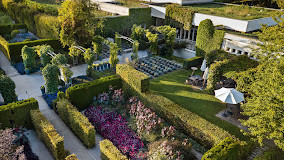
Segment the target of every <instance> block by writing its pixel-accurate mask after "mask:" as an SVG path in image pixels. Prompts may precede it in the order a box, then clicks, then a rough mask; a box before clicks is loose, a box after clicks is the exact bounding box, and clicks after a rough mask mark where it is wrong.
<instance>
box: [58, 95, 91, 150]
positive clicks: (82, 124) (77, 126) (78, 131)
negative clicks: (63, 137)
mask: <svg viewBox="0 0 284 160" xmlns="http://www.w3.org/2000/svg"><path fill="white" fill-rule="evenodd" d="M56 109H57V112H58V114H59V117H60V118H61V119H62V120H63V122H64V123H65V124H66V125H67V126H69V127H70V128H71V129H72V131H73V132H74V133H75V135H77V136H78V137H79V138H80V139H81V141H82V142H83V143H84V145H86V146H87V147H88V148H91V147H93V146H94V145H95V144H96V131H95V128H94V126H93V125H92V124H91V123H90V122H89V120H88V118H87V117H85V116H84V115H83V114H82V113H81V112H79V111H78V110H77V109H76V108H75V107H74V106H73V105H72V104H71V103H70V102H69V101H68V100H67V99H65V98H61V99H60V100H58V101H57V104H56Z"/></svg>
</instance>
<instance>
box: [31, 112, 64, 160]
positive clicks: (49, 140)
mask: <svg viewBox="0 0 284 160" xmlns="http://www.w3.org/2000/svg"><path fill="white" fill-rule="evenodd" d="M30 112H31V118H32V122H33V124H34V127H35V129H36V132H37V134H38V136H39V138H40V139H42V140H43V141H44V142H45V144H46V146H47V148H49V150H50V151H51V152H52V154H53V156H54V158H55V159H56V160H64V159H65V157H66V153H65V148H64V141H63V137H61V136H60V135H59V134H58V133H57V132H56V130H55V129H54V127H53V126H52V124H51V123H50V122H49V121H48V120H47V119H46V118H45V117H44V116H43V114H42V113H41V112H40V111H39V110H31V111H30Z"/></svg>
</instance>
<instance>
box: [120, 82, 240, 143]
mask: <svg viewBox="0 0 284 160" xmlns="http://www.w3.org/2000/svg"><path fill="white" fill-rule="evenodd" d="M122 79H123V78H122ZM123 90H124V91H125V92H126V93H127V94H130V95H133V96H138V97H139V99H141V100H142V101H143V102H144V104H145V105H146V106H151V107H153V109H154V111H155V112H156V113H157V114H158V115H160V116H161V117H163V118H164V119H165V120H166V121H167V122H170V123H171V124H173V125H174V126H175V127H177V128H178V129H179V130H181V131H184V133H186V134H187V135H189V136H191V137H192V138H194V139H195V140H196V141H198V142H199V143H201V144H203V145H204V146H206V147H207V148H211V147H212V146H214V145H217V144H219V143H220V142H221V141H222V140H224V139H225V138H226V137H232V138H234V139H236V138H235V137H234V136H233V135H231V134H230V133H229V132H227V131H225V130H223V129H222V128H219V127H218V126H216V125H214V124H212V123H210V122H208V121H207V120H205V119H203V118H201V117H199V116H198V115H196V114H194V113H192V112H190V111H189V110H187V109H185V108H182V107H181V106H179V105H177V104H176V103H174V102H173V101H171V100H169V99H167V98H165V97H163V96H161V95H158V94H155V93H152V92H151V91H149V92H145V93H141V92H139V91H137V90H136V89H134V88H133V87H131V86H130V85H129V84H128V83H126V82H125V81H123Z"/></svg>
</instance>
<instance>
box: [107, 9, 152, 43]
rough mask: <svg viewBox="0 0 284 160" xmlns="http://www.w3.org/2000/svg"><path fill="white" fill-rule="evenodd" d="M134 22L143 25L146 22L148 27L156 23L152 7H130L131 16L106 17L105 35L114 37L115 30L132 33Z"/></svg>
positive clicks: (127, 33)
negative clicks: (152, 15) (152, 14)
mask: <svg viewBox="0 0 284 160" xmlns="http://www.w3.org/2000/svg"><path fill="white" fill-rule="evenodd" d="M134 24H137V25H142V26H144V24H146V26H147V27H149V26H151V25H154V24H155V23H154V19H153V18H152V17H151V8H129V16H114V17H105V21H104V28H103V32H104V37H114V35H115V32H118V33H121V34H122V35H130V32H131V28H132V27H133V25H134Z"/></svg>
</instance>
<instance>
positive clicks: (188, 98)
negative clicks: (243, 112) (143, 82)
mask: <svg viewBox="0 0 284 160" xmlns="http://www.w3.org/2000/svg"><path fill="white" fill-rule="evenodd" d="M195 73H196V74H200V75H201V73H200V72H195ZM190 74H191V71H186V70H180V71H176V72H173V73H170V74H166V75H164V76H161V77H158V78H156V79H153V80H152V81H151V85H150V89H151V90H152V91H154V92H155V93H158V94H161V95H163V96H165V97H167V98H169V99H170V100H172V101H173V102H175V103H177V104H178V105H180V106H182V107H184V108H186V109H188V110H189V111H191V112H193V113H195V114H197V115H199V116H201V117H203V118H204V119H206V120H208V121H209V122H211V123H213V124H215V125H217V126H219V127H221V128H223V129H225V130H227V131H229V132H230V133H231V134H233V135H235V136H236V137H238V138H240V139H241V140H245V139H247V138H248V137H245V136H243V134H242V133H241V132H240V129H239V128H238V127H236V126H234V125H232V124H230V123H228V122H226V121H223V120H221V119H219V118H218V117H216V116H215V115H216V114H217V113H218V112H220V111H221V110H222V109H225V107H226V105H225V104H223V103H220V101H219V100H218V99H216V98H215V97H214V95H209V94H207V93H206V92H205V91H201V90H194V89H192V88H191V87H190V86H189V85H185V84H184V82H185V80H186V78H187V77H188V76H189V75H190Z"/></svg>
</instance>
